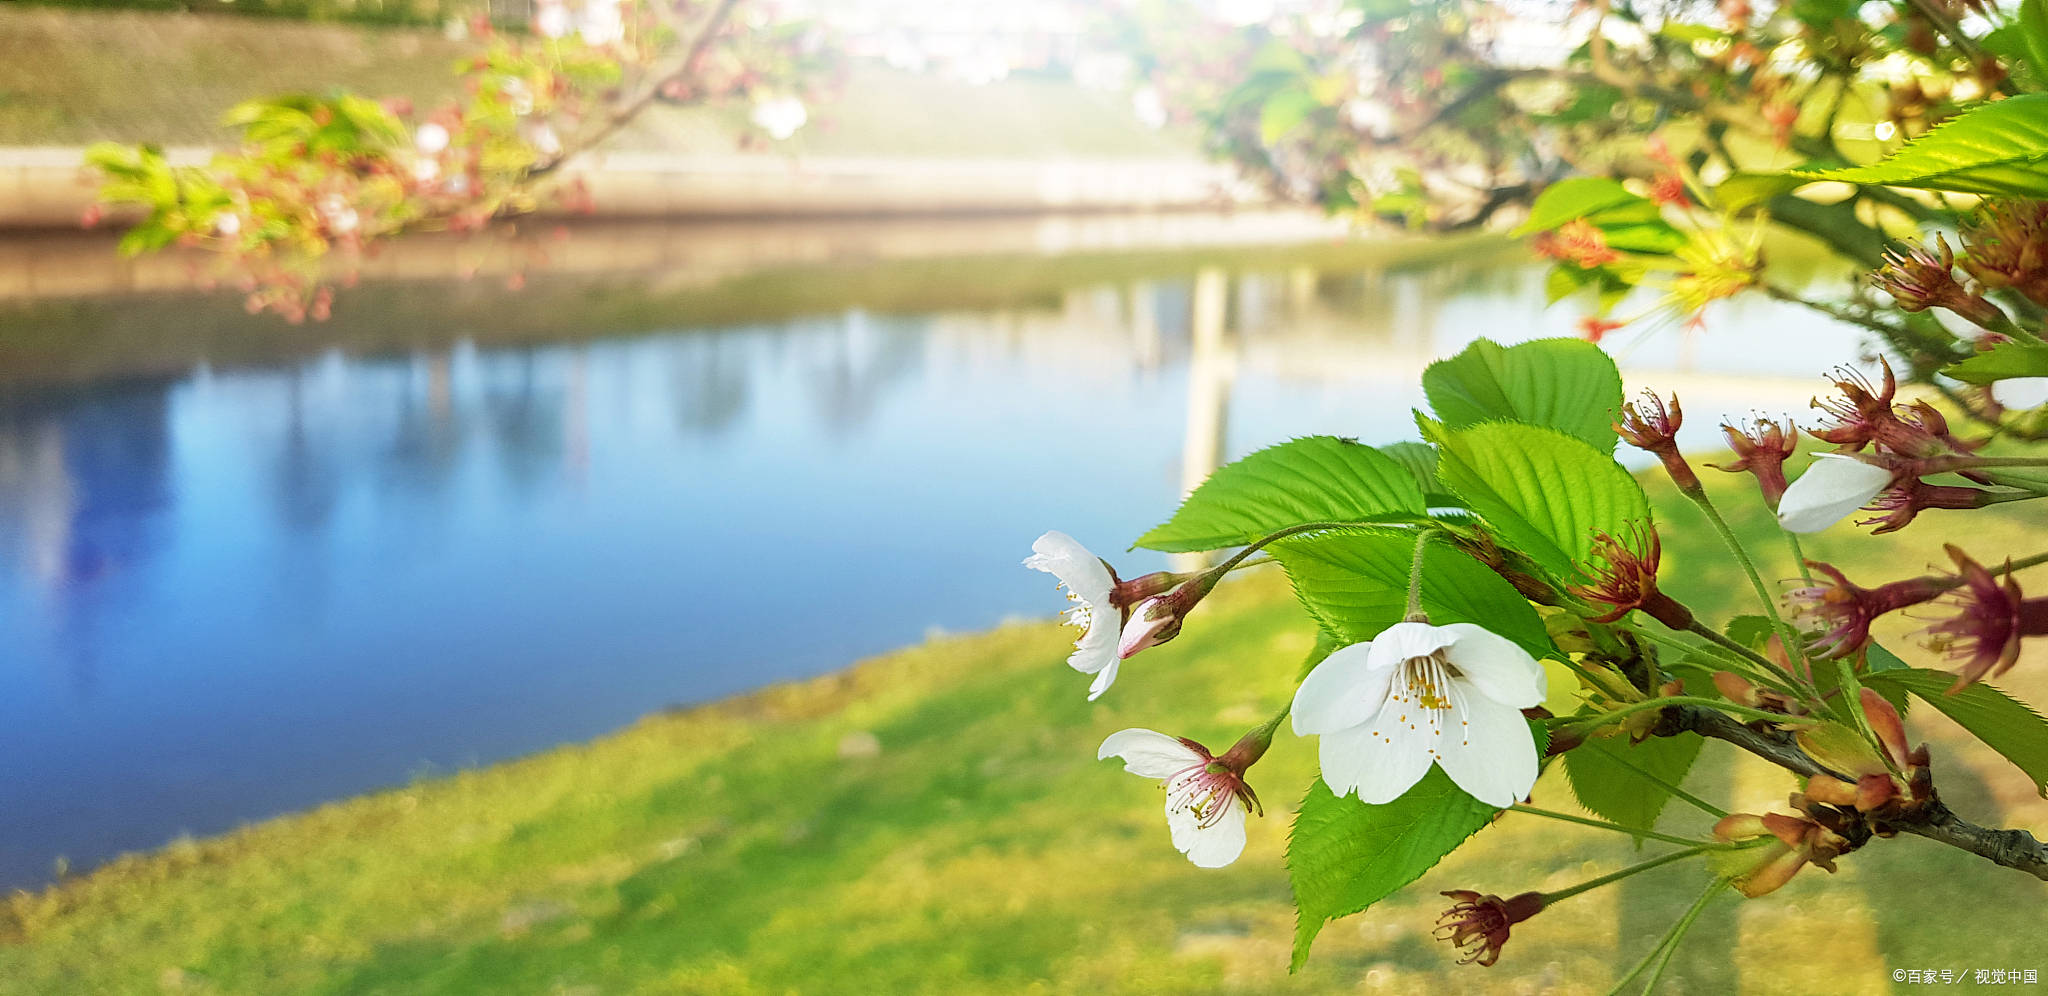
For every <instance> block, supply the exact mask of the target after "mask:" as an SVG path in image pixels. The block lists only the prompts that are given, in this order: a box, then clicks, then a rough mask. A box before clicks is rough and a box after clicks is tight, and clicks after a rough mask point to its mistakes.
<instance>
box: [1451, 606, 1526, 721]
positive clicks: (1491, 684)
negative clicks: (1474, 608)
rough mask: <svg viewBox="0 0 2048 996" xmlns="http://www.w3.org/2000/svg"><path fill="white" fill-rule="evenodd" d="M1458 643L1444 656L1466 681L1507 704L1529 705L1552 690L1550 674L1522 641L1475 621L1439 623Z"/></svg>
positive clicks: (1517, 707) (1492, 697) (1483, 693)
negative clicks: (1526, 648)
mask: <svg viewBox="0 0 2048 996" xmlns="http://www.w3.org/2000/svg"><path fill="white" fill-rule="evenodd" d="M1439 628H1440V629H1442V630H1443V631H1444V632H1445V633H1447V634H1449V635H1450V636H1451V638H1452V639H1453V640H1455V641H1456V642H1455V643H1452V644H1451V647H1450V649H1449V650H1448V651H1446V652H1445V654H1444V656H1445V658H1446V659H1448V660H1449V661H1450V662H1451V664H1452V665H1453V666H1455V667H1456V668H1457V669H1458V672H1459V674H1460V675H1461V676H1462V677H1463V679H1464V681H1465V683H1466V684H1467V685H1469V686H1470V687H1471V688H1473V689H1474V690H1476V691H1478V692H1479V694H1481V695H1484V696H1486V697H1487V698H1490V699H1492V700H1494V701H1495V702H1498V703H1500V704H1501V705H1504V706H1512V707H1514V708H1516V709H1527V708H1529V707H1531V706H1538V705H1542V704H1543V700H1544V698H1546V697H1548V696H1549V694H1550V676H1549V675H1548V674H1545V673H1544V671H1543V665H1542V664H1540V663H1538V662H1537V660H1536V658H1534V657H1532V656H1530V655H1529V652H1528V651H1526V650H1523V649H1522V646H1521V644H1518V643H1516V642H1515V641H1513V640H1510V639H1508V638H1507V637H1505V636H1501V635H1500V634H1498V633H1494V632H1492V631H1490V630H1487V629H1486V628H1484V627H1482V626H1476V625H1473V624H1472V623H1451V624H1450V625H1448V626H1443V627H1439Z"/></svg>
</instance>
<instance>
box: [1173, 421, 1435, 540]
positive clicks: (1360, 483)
mask: <svg viewBox="0 0 2048 996" xmlns="http://www.w3.org/2000/svg"><path fill="white" fill-rule="evenodd" d="M1424 510H1425V509H1424V506H1423V501H1422V488H1421V486H1420V485H1419V484H1418V483H1417V482H1416V480H1415V475H1414V474H1413V473H1411V472H1410V471H1409V470H1408V468H1406V467H1403V466H1402V465H1400V464H1398V463H1395V462H1394V460H1393V458H1391V457H1389V456H1387V455H1386V454H1384V453H1381V452H1380V451H1379V450H1376V449H1374V448H1372V447H1370V446H1366V445H1363V444H1361V443H1359V442H1357V441H1355V440H1350V439H1339V438H1337V437H1336V436H1307V437H1304V438H1301V439H1296V440H1292V441H1289V442H1285V443H1281V444H1279V445H1278V446H1268V447H1266V448H1265V449H1263V450H1260V451H1258V452H1257V453H1253V454H1252V455H1250V456H1248V457H1245V458H1244V459H1242V460H1239V461H1237V462H1235V463H1231V464H1226V465H1224V466H1223V467H1220V468H1218V469H1217V471H1216V472H1215V473H1213V474H1210V475H1209V479H1208V480H1206V481H1203V482H1202V486H1201V487H1199V488H1196V489H1195V492H1194V493H1193V494H1191V495H1189V496H1188V498H1187V500H1186V501H1184V502H1182V503H1181V506H1180V511H1178V512H1175V513H1174V514H1173V518H1172V519H1169V520H1167V522H1166V523H1165V524H1163V525H1160V526H1158V527H1156V528H1154V529H1153V530H1152V531H1151V532H1148V533H1146V534H1145V535H1143V536H1140V537H1138V542H1137V545H1138V546H1142V547H1148V548H1150V549H1153V550H1165V551H1167V552H1169V553H1177V552H1183V551H1188V550H1217V549H1221V548H1223V547H1227V546H1243V545H1245V544H1247V543H1251V542H1254V541H1256V540H1258V539H1260V538H1262V537H1265V536H1267V535H1269V534H1271V533H1273V532H1275V531H1277V530H1280V529H1285V528H1287V527H1288V526H1293V525H1299V524H1301V523H1304V522H1359V521H1375V522H1398V521H1404V520H1410V519H1414V518H1417V517H1419V516H1421V515H1422V514H1423V512H1424Z"/></svg>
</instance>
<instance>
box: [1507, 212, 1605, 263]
mask: <svg viewBox="0 0 2048 996" xmlns="http://www.w3.org/2000/svg"><path fill="white" fill-rule="evenodd" d="M1529 247H1530V248H1531V249H1533V250H1535V252H1536V254H1537V255H1539V256H1546V257H1549V258H1551V259H1555V260H1561V261H1563V262H1567V263H1571V264H1572V265H1574V266H1577V267H1578V268H1580V269H1582V270H1591V269H1596V268H1598V267H1602V266H1606V265H1607V264H1609V263H1615V262H1619V261H1620V260H1621V253H1619V252H1617V251H1615V249H1614V247H1612V246H1610V245H1608V244H1607V236H1606V235H1604V234H1602V233H1601V231H1600V229H1598V228H1595V227H1593V223H1592V222H1590V221H1587V220H1586V219H1584V218H1574V219H1572V220H1571V221H1568V222H1565V223H1564V224H1563V225H1560V226H1558V228H1557V230H1556V231H1551V232H1544V233H1543V234H1541V235H1538V236H1536V238H1535V239H1533V240H1531V241H1530V246H1529Z"/></svg>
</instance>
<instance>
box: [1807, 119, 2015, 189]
mask: <svg viewBox="0 0 2048 996" xmlns="http://www.w3.org/2000/svg"><path fill="white" fill-rule="evenodd" d="M2044 161H2048V94H2027V95H2024V96H2019V97H2008V98H2006V99H2005V100H1997V101H1991V102H1989V103H1983V104H1978V105H1976V106H1974V107H1972V108H1970V109H1969V110H1967V111H1964V112H1963V113H1961V114H1959V115H1956V116H1955V117H1953V118H1950V119H1949V120H1948V121H1946V122H1944V123H1943V124H1941V125H1940V126H1938V127H1936V128H1935V129H1934V130H1932V131H1930V132H1928V133H1927V134H1925V135H1922V136H1920V138H1919V139H1917V140H1915V141H1913V142H1912V143H1910V144H1908V145H1906V146H1905V147H1904V148H1901V149H1899V150H1898V151H1897V152H1895V153H1893V154H1892V155H1891V156H1890V157H1888V158H1886V159H1885V160H1884V161H1882V162H1878V163H1873V164H1871V165H1868V166H1848V167H1844V168H1841V169H1829V170H1794V171H1793V172H1792V175H1793V176H1797V177H1802V178H1804V179H1808V180H1839V181H1842V182H1845V183H1865V184H1883V185H1885V186H1892V187H1915V188H1918V189H1922V190H1952V191H1957V192H1960V193H1966V194H1984V195H1986V196H1992V197H2048V169H2044V168H2043V162H2044Z"/></svg>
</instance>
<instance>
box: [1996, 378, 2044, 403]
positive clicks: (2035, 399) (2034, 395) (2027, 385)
mask: <svg viewBox="0 0 2048 996" xmlns="http://www.w3.org/2000/svg"><path fill="white" fill-rule="evenodd" d="M1991 400H1993V401H1996V402H1998V403H1999V404H2001V405H2004V406H2005V407H2007V408H2010V409H2013V410H2014V411H2027V410H2029V409H2033V408H2039V407H2041V406H2042V405H2048V377H2011V378H2007V379H2005V380H1995V381H1992V382H1991Z"/></svg>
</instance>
